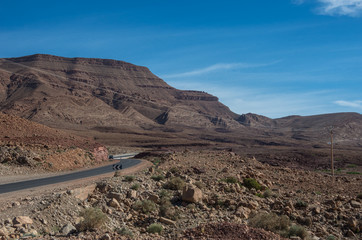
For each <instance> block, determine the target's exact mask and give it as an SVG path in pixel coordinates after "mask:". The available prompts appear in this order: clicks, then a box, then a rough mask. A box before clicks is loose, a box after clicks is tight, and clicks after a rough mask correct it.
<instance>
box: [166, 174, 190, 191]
mask: <svg viewBox="0 0 362 240" xmlns="http://www.w3.org/2000/svg"><path fill="white" fill-rule="evenodd" d="M184 186H185V181H184V180H182V179H181V178H179V177H173V178H171V179H170V180H169V181H167V182H166V183H165V184H164V186H163V187H164V188H166V189H170V190H182V189H183V187H184Z"/></svg>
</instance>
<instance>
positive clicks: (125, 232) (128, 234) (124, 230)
mask: <svg viewBox="0 0 362 240" xmlns="http://www.w3.org/2000/svg"><path fill="white" fill-rule="evenodd" d="M116 232H117V233H118V234H119V235H121V236H126V237H129V238H133V232H132V231H131V230H129V229H128V228H126V227H122V228H118V229H116Z"/></svg>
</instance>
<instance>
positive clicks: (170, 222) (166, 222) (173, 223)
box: [160, 217, 176, 226]
mask: <svg viewBox="0 0 362 240" xmlns="http://www.w3.org/2000/svg"><path fill="white" fill-rule="evenodd" d="M160 222H162V223H164V224H167V225H173V226H175V225H176V222H175V221H173V220H171V219H168V218H164V217H160Z"/></svg>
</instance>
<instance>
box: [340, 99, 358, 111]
mask: <svg viewBox="0 0 362 240" xmlns="http://www.w3.org/2000/svg"><path fill="white" fill-rule="evenodd" d="M334 103H335V104H337V105H339V106H342V107H351V108H360V109H362V101H344V100H339V101H335V102H334Z"/></svg>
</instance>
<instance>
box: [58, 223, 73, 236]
mask: <svg viewBox="0 0 362 240" xmlns="http://www.w3.org/2000/svg"><path fill="white" fill-rule="evenodd" d="M75 231H77V229H76V228H75V227H74V226H73V225H72V224H71V223H68V224H66V225H64V226H63V228H62V230H60V233H61V234H63V235H66V236H68V235H69V234H72V233H74V232H75Z"/></svg>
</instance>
